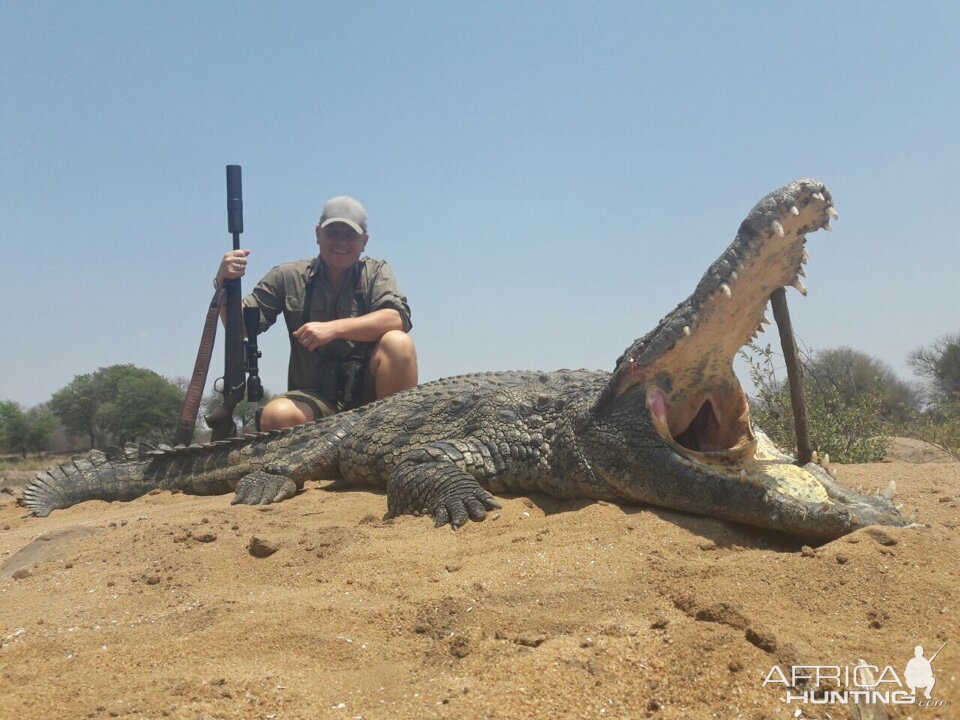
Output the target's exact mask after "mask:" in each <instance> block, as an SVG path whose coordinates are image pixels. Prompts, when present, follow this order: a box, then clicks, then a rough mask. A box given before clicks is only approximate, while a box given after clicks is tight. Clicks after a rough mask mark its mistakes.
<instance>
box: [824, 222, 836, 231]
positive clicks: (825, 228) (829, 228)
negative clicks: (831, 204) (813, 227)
mask: <svg viewBox="0 0 960 720" xmlns="http://www.w3.org/2000/svg"><path fill="white" fill-rule="evenodd" d="M821 230H826V231H827V232H833V228H832V227H830V223H828V222H827V223H824V224H823V227H822V228H821Z"/></svg>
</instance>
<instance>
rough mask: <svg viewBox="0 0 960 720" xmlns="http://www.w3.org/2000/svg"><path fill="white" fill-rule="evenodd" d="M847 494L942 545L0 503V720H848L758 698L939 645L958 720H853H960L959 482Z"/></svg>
mask: <svg viewBox="0 0 960 720" xmlns="http://www.w3.org/2000/svg"><path fill="white" fill-rule="evenodd" d="M840 477H841V480H842V481H843V482H845V483H847V484H849V485H852V486H857V485H863V486H866V487H869V488H870V489H873V488H874V487H885V486H886V485H887V483H888V482H889V481H890V480H896V482H897V488H898V499H899V501H900V502H902V503H904V505H905V510H906V511H908V512H915V513H916V517H917V520H918V521H920V522H922V523H925V524H926V525H927V527H924V528H917V529H895V530H892V529H891V530H883V531H879V532H875V531H872V530H870V529H865V530H862V531H859V532H857V533H854V534H853V535H850V536H847V537H846V538H842V539H840V540H837V541H835V542H832V543H829V544H826V545H824V546H822V547H819V548H802V547H801V545H800V543H797V542H793V541H791V540H788V539H785V538H782V537H778V536H776V535H773V534H769V533H763V532H758V531H754V530H750V529H748V528H743V527H738V526H734V525H730V524H727V523H724V522H720V521H716V520H712V519H707V518H698V517H693V516H689V515H683V514H680V513H674V512H669V511H665V510H660V509H656V508H646V507H628V506H617V505H612V504H607V503H588V502H558V501H555V500H552V499H550V498H546V497H539V496H537V497H533V498H530V499H528V498H521V497H516V498H505V499H504V500H503V505H504V507H503V510H501V511H499V512H496V513H494V514H493V515H492V516H491V517H489V518H488V519H487V520H486V521H485V522H482V523H476V524H469V525H468V526H467V527H465V528H464V529H462V530H461V531H459V532H457V533H454V532H452V531H450V530H449V529H445V530H436V529H434V528H433V527H432V523H430V522H429V521H428V520H426V519H424V518H414V517H402V518H399V519H396V520H384V519H383V516H384V513H385V510H386V499H385V497H384V495H383V494H382V493H379V492H371V491H368V490H341V489H337V488H336V486H334V485H333V484H331V483H327V482H321V483H308V485H307V487H306V489H305V490H304V492H303V493H301V494H299V495H298V496H297V497H295V498H293V499H291V500H289V501H286V502H283V503H280V504H278V505H276V506H269V507H264V508H253V507H240V506H231V505H230V497H229V496H221V497H206V498H198V497H190V496H186V495H179V494H178V495H171V494H169V493H157V494H153V495H148V496H146V497H143V498H141V499H139V500H136V501H134V502H129V503H104V502H88V503H83V504H81V505H79V506H76V507H73V508H70V509H68V510H60V511H56V512H54V513H53V514H52V515H51V516H50V517H48V518H44V519H39V518H34V517H31V516H29V515H28V514H27V513H26V511H25V510H24V509H23V508H21V507H18V506H17V505H16V504H15V496H14V495H11V494H0V563H2V570H0V717H2V718H4V720H6V719H7V718H70V719H76V718H88V717H89V718H109V717H120V718H278V719H280V718H338V719H341V718H342V719H344V720H347V719H350V718H401V719H402V718H534V717H537V718H541V717H542V718H645V717H653V718H756V719H758V720H759V719H760V718H794V717H803V718H848V717H853V715H851V709H850V708H847V707H846V706H843V705H836V704H833V705H812V704H809V703H807V704H797V703H792V704H789V705H788V704H787V703H786V702H785V689H784V687H783V685H782V684H768V685H767V686H766V687H764V679H765V678H766V677H767V676H768V675H769V673H770V671H771V669H772V668H773V666H774V665H779V666H780V667H781V668H782V669H784V670H785V672H787V673H789V671H790V667H791V665H792V664H820V665H847V664H853V663H855V662H856V661H857V660H858V659H859V658H863V659H865V660H866V661H867V662H869V663H871V664H873V665H876V666H878V667H880V668H883V667H884V666H886V665H891V666H893V668H895V670H896V672H897V673H898V674H899V675H900V677H901V678H902V677H903V668H904V666H905V663H906V662H907V660H908V659H910V658H911V657H912V656H913V649H914V646H915V645H917V644H921V645H923V646H924V648H925V649H926V651H925V652H926V656H927V657H929V656H930V654H932V652H934V651H935V650H936V648H938V647H940V645H941V644H942V643H944V642H946V646H945V648H944V649H943V651H942V652H941V653H940V655H939V656H938V657H937V659H936V661H935V662H934V665H933V669H934V673H935V677H936V679H937V684H936V686H935V687H934V689H933V694H932V697H933V698H934V700H936V701H938V702H941V703H944V704H942V705H941V706H939V707H918V706H917V705H913V704H912V705H908V706H889V707H888V709H887V711H886V715H873V716H871V715H868V714H867V715H861V716H862V717H886V716H888V717H891V718H907V717H911V718H916V719H918V720H934V719H935V718H936V719H947V718H958V717H960V600H958V598H960V534H958V523H960V514H958V503H960V463H957V462H944V463H928V464H907V463H902V462H892V463H883V464H879V463H878V464H872V465H853V466H840ZM13 492H14V493H15V492H16V490H13ZM254 538H256V539H257V542H253V543H252V540H253V539H254ZM251 545H253V547H254V549H256V550H257V551H258V554H259V555H263V554H265V552H266V551H268V550H270V549H275V552H273V553H272V554H270V555H268V556H266V557H258V556H255V555H254V554H252V553H251V549H250V548H251ZM260 550H263V551H262V552H261V551H260ZM824 685H825V686H826V687H827V689H829V687H830V684H829V683H825V684H824ZM806 688H807V689H811V688H812V686H811V685H809V684H808V685H807V686H806ZM891 689H897V688H896V687H893V688H891ZM798 711H799V713H800V714H799V715H797V712H798ZM864 712H867V710H864Z"/></svg>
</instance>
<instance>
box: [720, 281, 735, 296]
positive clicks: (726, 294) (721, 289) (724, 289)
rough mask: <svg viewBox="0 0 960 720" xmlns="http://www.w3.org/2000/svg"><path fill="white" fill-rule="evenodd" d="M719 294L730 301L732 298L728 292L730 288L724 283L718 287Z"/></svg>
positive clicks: (731, 294)
mask: <svg viewBox="0 0 960 720" xmlns="http://www.w3.org/2000/svg"><path fill="white" fill-rule="evenodd" d="M720 292H722V293H723V294H724V295H725V296H726V297H727V299H730V298H731V297H733V293H732V292H730V286H729V285H727V284H726V283H722V284H721V285H720Z"/></svg>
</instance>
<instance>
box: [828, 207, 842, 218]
mask: <svg viewBox="0 0 960 720" xmlns="http://www.w3.org/2000/svg"><path fill="white" fill-rule="evenodd" d="M827 215H829V216H830V217H832V218H833V219H834V220H839V219H840V213H838V212H837V209H836V208H835V207H834V206H833V205H831V206H830V207H828V208H827Z"/></svg>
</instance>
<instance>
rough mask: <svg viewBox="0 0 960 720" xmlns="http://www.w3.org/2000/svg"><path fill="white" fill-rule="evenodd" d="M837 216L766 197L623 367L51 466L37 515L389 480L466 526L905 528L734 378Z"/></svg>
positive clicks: (467, 387) (495, 375) (382, 404)
mask: <svg viewBox="0 0 960 720" xmlns="http://www.w3.org/2000/svg"><path fill="white" fill-rule="evenodd" d="M837 217H838V214H837V211H836V210H835V208H834V206H833V199H832V196H831V194H830V192H829V190H827V188H826V186H824V185H823V183H821V182H819V181H817V180H812V179H802V180H797V181H794V182H792V183H790V184H788V185H785V186H784V187H782V188H780V189H778V190H775V191H774V192H772V193H770V194H768V195H766V196H765V197H763V198H762V199H761V200H760V202H759V203H758V204H757V205H756V206H755V207H754V208H753V209H752V210H751V211H750V212H749V214H748V215H747V217H746V219H745V220H744V221H743V222H742V223H741V225H740V228H739V231H738V233H737V235H736V237H735V239H734V241H733V242H732V243H731V244H730V246H729V247H728V248H727V249H726V250H725V251H724V252H723V254H722V255H721V256H720V257H719V258H718V259H717V260H716V261H715V262H714V263H713V264H712V265H710V267H709V268H708V269H707V271H706V273H705V274H704V275H703V278H702V279H701V280H700V282H699V283H698V285H697V286H696V289H695V290H694V292H693V294H691V295H690V296H689V297H688V298H687V299H686V300H684V301H683V302H681V303H680V304H679V305H677V306H676V308H674V309H673V310H672V311H671V312H669V313H668V314H667V315H666V316H665V317H664V318H663V319H662V320H661V321H660V322H659V324H658V325H657V327H656V328H654V329H653V330H652V331H650V332H648V333H647V334H646V335H644V336H643V337H641V338H639V339H637V340H635V341H634V342H633V343H631V344H630V346H629V347H628V348H627V349H626V350H625V352H624V353H623V354H622V355H621V356H620V357H619V358H618V360H617V361H616V364H615V367H614V369H613V371H612V372H602V371H587V370H560V371H555V372H526V371H524V372H518V371H509V372H491V373H477V374H471V375H463V376H458V377H451V378H446V379H441V380H437V381H434V382H428V383H424V384H422V385H419V386H417V387H415V388H412V389H409V390H405V391H403V392H400V393H397V394H395V395H393V396H390V397H388V398H385V399H382V400H379V401H376V402H374V403H371V404H369V405H365V406H363V407H361V408H358V409H356V410H352V411H349V412H343V413H340V414H338V415H334V416H332V417H328V418H324V419H320V420H318V421H316V422H313V423H310V424H307V425H300V426H297V427H293V428H288V429H285V430H280V431H272V432H268V433H256V434H252V435H246V436H243V437H241V438H235V439H231V440H224V441H220V442H215V443H211V444H204V445H191V446H189V447H177V448H169V447H165V446H162V447H160V448H159V449H156V448H150V447H148V446H143V445H139V446H137V445H133V444H132V443H131V444H127V445H126V446H125V447H123V448H110V449H107V450H106V452H104V451H100V450H93V451H91V452H90V453H89V454H87V455H85V456H76V457H74V458H73V459H72V461H71V462H68V463H65V464H63V465H61V466H59V467H54V468H51V469H49V470H47V471H45V472H42V473H38V475H37V478H36V480H34V481H33V482H32V483H31V484H30V485H29V486H28V487H27V488H26V489H25V490H24V497H23V503H24V504H25V505H26V506H28V507H29V508H30V509H31V510H32V511H33V512H34V513H35V514H36V515H38V516H45V515H48V514H49V513H50V512H51V511H52V510H53V509H55V508H65V507H69V506H71V505H73V504H75V503H78V502H81V501H85V500H91V499H101V500H130V499H133V498H135V497H138V496H140V495H143V494H145V493H147V492H150V491H151V490H154V489H158V488H159V489H161V490H173V491H181V492H186V493H195V494H221V493H228V492H230V491H235V497H234V499H233V503H234V504H237V503H244V504H251V505H253V504H267V503H272V502H278V501H281V500H284V499H287V498H290V497H292V496H294V495H296V494H297V492H298V491H299V490H301V489H302V488H303V485H304V482H305V481H307V480H320V479H331V480H337V479H340V480H342V481H344V482H345V483H346V484H349V485H357V486H373V487H379V488H383V487H385V488H386V495H387V510H388V515H389V516H396V515H400V514H414V515H426V516H430V517H432V519H433V521H434V524H435V525H436V526H437V527H441V526H444V525H447V524H449V525H451V526H452V527H453V528H454V529H457V528H459V527H461V526H463V525H464V524H465V523H467V521H468V520H473V521H479V520H482V519H483V518H484V517H485V516H486V514H487V512H488V511H490V510H492V509H494V508H499V507H500V505H499V503H498V502H497V500H496V498H495V497H494V495H493V494H492V493H498V494H504V493H510V494H512V493H545V494H548V495H552V496H555V497H560V498H590V499H597V500H607V501H614V502H622V503H626V504H641V505H653V506H658V507H662V508H667V509H672V510H677V511H682V512H687V513H694V514H699V515H705V516H710V517H715V518H719V519H722V520H726V521H731V522H734V523H742V524H746V525H751V526H755V527H758V528H764V529H767V530H773V531H778V532H780V533H784V534H787V535H789V536H793V537H796V538H800V539H803V540H805V541H810V542H818V543H822V542H828V541H830V540H833V539H835V538H837V537H840V536H842V535H844V534H846V533H849V532H852V531H854V530H856V529H858V528H860V527H863V526H865V525H872V524H878V525H890V526H905V525H908V524H909V523H908V522H907V520H905V519H904V518H903V517H902V516H901V514H900V512H899V511H898V509H897V508H896V507H895V506H894V505H893V502H892V498H891V496H892V492H885V493H878V494H871V495H865V494H861V493H858V492H854V491H853V490H850V489H848V488H846V487H844V486H842V485H841V484H840V483H839V482H838V481H837V480H836V478H835V473H834V471H833V470H832V469H831V468H829V465H828V463H826V462H820V463H818V462H810V463H807V464H806V465H805V466H803V467H798V466H797V465H796V464H795V463H794V461H793V459H792V458H791V457H789V456H788V455H786V454H784V453H782V452H781V451H779V450H778V449H777V448H776V447H774V445H773V444H772V443H771V442H770V441H769V439H768V438H767V436H766V435H764V434H763V433H762V431H760V430H759V429H756V428H754V427H753V426H752V424H751V422H750V412H749V407H748V403H747V397H746V395H745V394H744V391H743V390H742V388H741V386H740V383H739V381H738V380H737V377H736V375H735V374H734V372H733V365H732V363H733V358H734V356H735V355H736V353H737V352H738V351H739V349H740V348H741V347H742V346H743V345H745V344H746V343H748V342H749V341H751V339H753V338H754V337H755V336H756V334H757V332H758V330H762V328H763V324H764V323H766V322H769V321H768V320H766V312H765V310H766V305H767V301H768V299H769V297H770V294H771V293H772V292H773V291H774V290H776V289H777V288H780V287H786V286H791V285H792V286H794V287H796V288H797V289H798V290H799V291H800V292H801V293H802V294H804V295H805V294H806V289H805V287H804V285H803V283H802V281H801V279H800V276H803V275H805V273H804V264H805V263H806V262H807V254H806V250H805V244H806V235H807V234H808V233H811V232H814V231H817V230H820V229H824V230H828V229H830V224H829V223H830V220H831V219H834V218H837Z"/></svg>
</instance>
